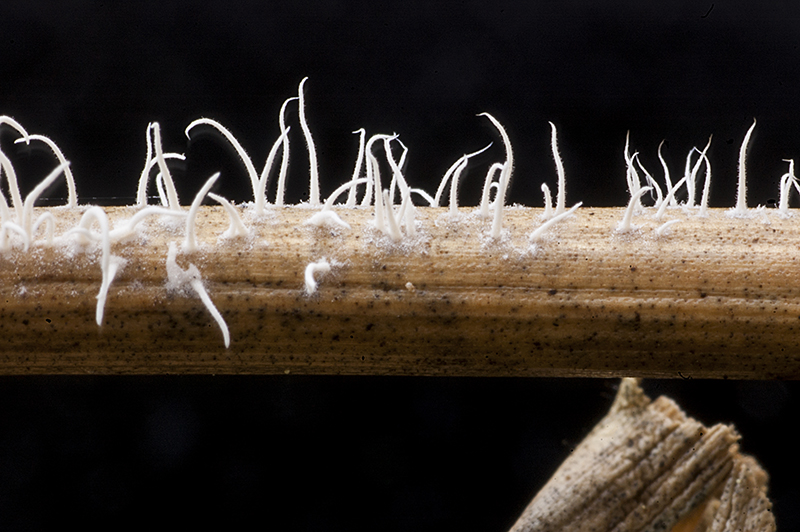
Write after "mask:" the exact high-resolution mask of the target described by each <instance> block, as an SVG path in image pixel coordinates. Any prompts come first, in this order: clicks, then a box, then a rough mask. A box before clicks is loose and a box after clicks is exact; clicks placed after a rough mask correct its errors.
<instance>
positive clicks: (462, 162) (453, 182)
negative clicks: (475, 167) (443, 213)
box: [431, 142, 493, 208]
mask: <svg viewBox="0 0 800 532" xmlns="http://www.w3.org/2000/svg"><path fill="white" fill-rule="evenodd" d="M492 144H493V143H492V142H490V143H489V144H487V145H486V146H485V147H483V148H481V149H480V150H478V151H474V152H472V153H465V154H464V155H462V156H461V157H459V159H458V160H457V161H456V162H454V163H453V164H452V165H450V168H448V169H447V171H446V172H445V173H444V176H443V177H442V180H441V181H439V188H437V189H436V195H435V196H434V201H433V203H431V207H438V206H439V203H440V201H441V198H442V193H443V192H444V188H445V187H446V186H447V183H448V182H450V206H451V208H452V206H453V204H455V205H456V208H457V207H458V199H457V198H458V177H455V178H453V179H451V177H453V175H454V174H455V173H456V171H457V170H458V169H459V168H461V167H462V166H463V168H461V171H463V169H464V168H466V166H467V161H468V160H469V159H470V158H472V157H474V156H476V155H479V154H481V153H483V152H485V151H486V150H488V149H489V148H490V147H491V145H492ZM459 175H460V172H459ZM454 188H455V193H454V191H453V189H454Z"/></svg>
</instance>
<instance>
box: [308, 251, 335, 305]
mask: <svg viewBox="0 0 800 532" xmlns="http://www.w3.org/2000/svg"><path fill="white" fill-rule="evenodd" d="M330 271H331V265H330V263H329V262H328V261H327V260H325V259H321V260H318V261H317V262H312V263H311V264H309V265H308V266H306V271H305V283H306V295H309V296H310V295H312V294H314V293H315V292H316V291H317V287H318V286H319V285H318V284H317V280H316V277H315V276H316V275H317V274H325V273H329V272H330Z"/></svg>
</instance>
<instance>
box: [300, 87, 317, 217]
mask: <svg viewBox="0 0 800 532" xmlns="http://www.w3.org/2000/svg"><path fill="white" fill-rule="evenodd" d="M306 80H308V77H305V78H303V81H301V82H300V86H299V87H298V89H297V98H298V99H299V101H300V103H299V106H300V113H299V114H300V127H301V128H302V129H303V136H304V137H305V138H306V146H307V147H308V166H309V187H308V188H309V190H308V203H309V204H310V205H311V206H312V207H317V206H319V170H318V168H317V149H316V148H315V147H314V139H313V138H312V137H311V129H309V127H308V122H306V105H305V100H304V99H303V86H304V85H305V83H306Z"/></svg>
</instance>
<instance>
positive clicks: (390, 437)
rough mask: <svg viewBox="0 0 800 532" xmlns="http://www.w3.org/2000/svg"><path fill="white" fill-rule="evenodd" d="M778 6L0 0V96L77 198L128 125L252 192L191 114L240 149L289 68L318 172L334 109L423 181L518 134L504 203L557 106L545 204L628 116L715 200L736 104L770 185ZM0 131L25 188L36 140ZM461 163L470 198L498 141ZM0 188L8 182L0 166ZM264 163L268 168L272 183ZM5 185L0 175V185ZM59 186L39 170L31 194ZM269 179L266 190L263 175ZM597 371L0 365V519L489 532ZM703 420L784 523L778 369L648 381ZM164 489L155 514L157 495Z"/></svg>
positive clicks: (542, 463) (273, 104)
mask: <svg viewBox="0 0 800 532" xmlns="http://www.w3.org/2000/svg"><path fill="white" fill-rule="evenodd" d="M798 45H800V4H798V3H796V2H791V1H786V2H760V3H755V2H713V3H712V2H708V3H702V2H696V1H684V2H679V1H661V2H657V3H655V2H641V1H628V2H619V1H617V2H602V3H597V2H587V1H565V0H560V1H558V2H522V1H517V2H511V1H502V0H498V1H492V2H485V1H473V2H418V1H405V2H388V3H382V2H374V1H373V2H355V1H344V0H343V1H330V2H318V1H307V2H306V1H293V2H280V3H278V2H232V1H227V2H163V1H162V2H155V1H139V2H125V3H123V2H89V1H72V2H60V1H51V2H45V1H38V2H31V1H28V2H20V1H15V0H11V1H9V0H6V1H5V2H3V3H2V4H0V114H6V115H9V116H13V117H14V118H16V119H17V120H19V121H20V122H21V123H22V124H23V125H24V126H25V127H26V128H27V129H28V131H30V132H31V133H41V134H45V135H48V136H50V137H52V138H53V139H54V140H55V141H56V142H57V143H58V144H59V145H60V146H61V148H62V149H63V151H64V152H65V154H66V156H67V158H68V159H70V161H71V162H72V168H73V171H74V173H75V176H76V179H77V182H78V193H79V198H81V201H82V202H83V203H86V202H91V203H100V204H126V203H131V202H133V196H134V195H135V190H136V180H137V178H138V175H139V173H140V171H141V167H142V164H143V162H144V158H145V138H144V132H145V128H146V126H147V123H148V122H150V121H154V120H157V121H159V122H160V124H161V126H162V132H163V137H164V145H165V149H166V150H168V151H179V152H186V154H187V162H186V163H185V164H183V165H178V166H176V169H175V172H174V175H175V177H176V180H177V182H178V189H179V192H180V193H181V195H182V198H183V199H184V201H188V198H190V197H192V196H193V195H194V192H195V191H196V190H197V189H198V188H199V185H200V183H201V182H202V181H203V180H204V179H205V178H206V177H208V175H210V174H211V173H212V172H214V171H217V170H222V172H223V176H222V179H221V180H220V185H219V191H220V192H222V193H223V194H225V195H226V196H228V197H229V198H231V199H234V200H236V201H239V202H241V201H250V200H251V199H252V192H251V191H250V190H249V182H248V179H247V177H246V174H245V173H244V170H243V168H242V166H241V164H240V163H238V162H237V160H236V158H235V156H234V154H233V152H232V150H231V149H230V148H229V147H227V146H226V145H225V144H224V143H222V142H220V140H219V139H218V138H216V137H215V136H213V135H196V136H195V138H194V139H193V141H192V142H191V143H189V144H187V142H186V139H185V136H184V134H183V129H184V128H185V126H186V125H187V124H188V123H189V122H190V121H191V120H193V119H195V118H198V117H200V116H208V117H212V118H215V119H217V120H219V121H220V122H222V123H223V124H225V125H227V126H228V127H230V128H231V130H232V131H233V132H234V133H235V134H236V135H237V136H238V137H239V138H240V140H241V142H242V143H243V144H244V146H245V147H246V148H247V149H248V150H249V152H250V154H251V155H252V156H253V158H254V160H255V161H256V165H257V166H259V167H260V165H261V164H263V161H264V159H265V158H266V154H267V151H268V149H269V147H270V145H271V144H272V142H273V141H274V139H275V138H276V137H277V135H278V125H277V114H278V110H279V109H280V105H281V103H282V102H283V100H284V99H285V98H287V97H289V96H292V95H294V94H296V91H297V85H298V83H299V81H300V80H301V79H302V78H303V77H305V76H309V81H308V82H307V84H306V109H307V116H308V120H309V123H310V126H311V128H312V132H313V134H314V137H315V141H316V144H317V148H318V151H319V166H320V174H321V179H322V191H323V196H324V195H325V193H326V192H329V191H331V190H333V188H335V187H336V186H337V185H338V184H340V183H341V182H343V181H344V180H345V179H348V178H349V177H350V174H351V172H352V167H353V163H354V160H355V155H356V150H357V137H356V136H355V135H353V134H352V133H351V132H352V131H354V130H356V129H358V128H360V127H364V128H366V129H367V131H368V133H369V134H374V133H391V132H397V133H399V134H400V138H401V139H402V140H403V141H404V143H405V144H406V145H407V146H408V147H409V155H408V163H407V167H406V174H407V176H408V179H409V181H410V182H411V183H413V184H414V185H415V186H422V187H425V188H427V189H428V190H431V189H434V188H435V186H436V184H437V182H438V179H439V178H440V177H441V175H442V174H443V173H444V171H445V170H446V168H447V167H448V166H449V165H450V164H451V163H452V162H453V161H455V159H457V158H458V157H459V156H460V155H461V154H463V153H465V152H469V151H473V150H475V149H477V148H480V147H482V146H484V145H485V144H486V143H487V142H488V141H489V140H496V135H495V133H494V132H493V131H492V129H491V128H490V127H489V126H488V124H487V121H486V119H485V118H478V117H476V116H475V115H476V114H477V113H480V112H484V111H487V112H490V113H492V114H493V115H494V116H496V117H497V118H498V119H499V120H500V121H501V122H502V123H503V124H504V125H505V126H506V128H507V129H508V131H509V134H510V136H511V140H512V143H513V145H514V146H515V153H516V167H515V176H514V181H513V183H512V187H511V199H512V201H515V202H519V203H523V204H527V205H533V206H541V201H542V200H541V194H540V192H539V186H540V184H541V183H542V182H544V181H546V182H548V183H549V184H550V186H551V188H552V189H555V170H554V165H553V162H552V157H551V154H550V147H549V135H550V131H549V126H548V124H547V121H548V120H550V121H553V122H554V123H555V124H556V125H557V126H558V127H559V139H560V146H561V152H562V155H563V156H564V160H565V166H566V171H567V183H568V203H569V204H572V203H574V202H576V201H584V203H585V204H589V205H597V206H604V205H622V204H623V203H624V202H625V201H626V199H627V192H626V187H625V167H624V159H623V157H622V149H623V145H624V139H625V133H626V131H627V130H629V129H630V130H631V139H632V147H633V149H634V150H639V151H641V152H642V154H641V156H642V161H643V162H644V164H645V165H646V166H648V167H649V168H650V169H651V172H653V173H655V175H657V176H660V175H661V173H660V166H659V164H658V161H657V159H656V151H655V150H656V148H657V146H658V143H659V142H660V141H661V140H662V139H667V141H668V144H665V150H664V154H665V157H666V159H667V160H668V162H669V163H670V165H671V168H672V171H673V173H674V174H677V175H680V173H681V172H682V169H683V161H684V157H685V155H686V153H687V152H688V150H689V149H690V148H691V147H692V146H699V147H701V146H702V145H704V144H705V141H706V139H707V137H708V135H710V134H712V133H713V134H714V143H713V145H712V147H711V150H710V157H711V162H712V166H713V169H714V176H713V184H712V194H711V203H712V206H732V205H733V202H734V197H735V190H734V182H735V178H736V161H737V156H738V150H739V145H740V143H741V139H742V137H743V136H744V133H745V132H746V130H747V128H748V127H749V126H750V124H751V123H752V120H753V118H757V119H758V126H757V128H756V132H755V134H754V136H753V143H752V148H751V150H750V160H749V165H748V170H749V175H750V192H749V202H750V204H751V205H753V206H754V205H756V204H767V203H768V202H769V200H770V199H773V198H776V197H777V190H778V188H777V187H778V180H779V178H780V176H781V174H782V173H783V172H785V171H786V163H784V162H782V161H781V159H785V158H796V159H797V158H800V106H798V101H800V98H798V96H800V62H798V56H799V55H800V50H799V49H798ZM289 123H290V125H293V126H294V127H293V130H292V137H291V140H292V143H293V144H292V147H293V150H292V165H291V167H290V177H289V193H288V199H290V200H291V201H293V202H296V201H300V200H304V199H307V198H306V195H307V184H306V183H307V175H308V169H307V155H306V153H305V150H304V148H303V139H302V135H301V133H300V128H299V127H298V126H297V116H296V111H292V112H290V116H289ZM13 140H14V135H12V134H11V133H10V132H8V131H4V132H2V136H0V145H2V148H3V150H4V151H5V152H6V153H7V154H9V156H10V157H11V158H12V159H13V160H14V163H15V166H16V167H17V169H18V171H19V173H20V178H21V181H22V184H21V187H22V189H23V194H24V193H25V191H27V190H30V189H31V188H32V187H33V186H34V184H35V182H36V180H37V177H38V178H39V179H40V178H41V176H42V175H43V172H46V171H48V170H49V168H51V167H52V165H53V161H52V158H51V157H50V156H48V154H47V153H46V152H45V151H42V150H35V151H30V150H26V149H25V148H24V147H20V146H14V144H13ZM492 150H493V151H491V154H487V156H486V157H485V158H484V159H482V160H478V161H477V162H476V163H475V164H474V165H473V166H472V167H471V173H470V174H468V175H467V176H466V177H465V178H464V180H463V185H462V195H461V198H462V201H463V202H465V203H468V204H469V203H471V204H475V203H476V201H477V199H476V198H477V195H478V193H479V190H480V179H481V176H482V174H483V172H485V169H486V166H487V165H488V164H490V163H491V162H493V161H494V160H499V159H501V158H502V148H501V147H500V145H499V143H497V142H496V143H495V146H494V147H493V148H492ZM3 187H5V185H3ZM273 187H274V185H273ZM4 190H5V188H4ZM51 195H52V196H53V197H55V198H60V197H63V195H64V190H63V189H58V188H56V189H55V190H53V191H52V194H51ZM270 197H272V195H270ZM614 384H615V383H614V382H613V381H603V380H543V379H488V380H487V379H438V378H428V379H426V378H345V377H315V378H311V377H298V376H280V377H237V378H233V377H180V378H178V377H157V378H144V377H141V378H117V377H115V378H108V377H69V378H65V377H37V378H27V377H26V378H23V377H3V378H0V528H2V529H26V528H39V527H44V526H48V527H52V526H54V525H60V524H63V523H64V522H70V521H74V522H77V523H82V524H86V525H89V526H107V527H111V528H114V529H117V528H126V527H133V526H148V525H152V524H156V523H162V522H172V523H174V524H187V523H195V524H206V525H208V524H215V525H219V526H230V525H236V524H242V523H246V522H248V521H251V520H252V519H255V520H256V523H258V525H259V526H263V527H266V528H268V529H273V530H286V531H290V530H315V531H326V530H348V531H355V530H374V529H376V528H379V529H382V530H414V531H424V530H434V529H435V530H439V531H443V530H487V531H490V530H497V531H502V530H505V529H507V528H508V527H509V526H510V525H511V523H513V521H514V520H515V519H516V517H517V515H518V514H519V512H520V511H521V510H522V508H523V507H524V505H525V504H526V503H527V501H528V500H529V499H530V497H531V496H532V495H533V494H534V493H535V491H536V490H537V489H538V488H539V487H540V486H541V485H542V484H543V483H544V481H545V480H546V479H547V477H548V476H549V474H551V473H552V472H553V470H554V469H555V468H556V467H557V466H558V464H559V463H560V462H561V461H562V460H563V459H564V458H565V457H566V456H567V455H568V454H569V451H570V449H571V448H572V446H574V445H575V444H576V443H577V442H578V441H580V439H581V437H582V435H583V434H584V433H585V432H586V431H587V430H588V429H589V428H590V427H591V426H592V425H593V424H594V422H596V421H597V419H598V418H599V416H601V415H602V414H603V413H604V412H605V410H606V409H607V407H608V405H609V404H610V400H611V397H612V396H613V387H614ZM647 387H648V390H649V391H651V392H652V393H653V394H654V395H656V394H658V393H661V392H667V393H669V394H671V395H673V396H674V397H676V398H677V399H678V400H679V402H680V403H681V404H683V406H684V407H685V408H686V409H687V410H688V411H689V412H690V413H691V414H693V415H696V416H698V417H699V418H700V419H701V420H702V421H704V422H706V423H714V422H717V421H726V422H731V421H732V422H735V423H736V425H737V427H738V428H739V429H740V431H741V432H742V434H743V447H744V449H745V450H746V451H747V452H750V453H753V454H755V455H756V456H757V457H758V458H759V460H760V461H761V462H762V463H763V464H764V465H765V467H766V468H767V470H768V471H769V472H770V474H771V476H772V483H771V492H772V494H773V500H774V501H775V511H776V515H777V518H778V524H779V527H780V529H781V530H796V529H798V528H800V517H798V506H800V491H798V488H797V487H796V486H797V483H796V479H797V476H798V473H800V467H798V460H797V458H796V448H797V444H796V436H795V434H794V431H791V430H790V427H791V425H792V424H794V423H795V422H796V418H797V413H798V411H799V410H798V407H799V406H800V405H798V402H800V399H799V397H800V388H798V386H797V384H796V383H794V382H792V383H779V382H770V383H743V382H740V383H734V382H698V381H684V380H680V379H677V380H674V381H658V382H650V383H648V384H647ZM163 510H166V512H162V511H163Z"/></svg>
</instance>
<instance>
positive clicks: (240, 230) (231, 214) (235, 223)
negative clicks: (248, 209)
mask: <svg viewBox="0 0 800 532" xmlns="http://www.w3.org/2000/svg"><path fill="white" fill-rule="evenodd" d="M208 197H209V198H211V199H213V200H214V201H216V202H217V203H219V204H220V205H222V208H223V209H225V213H226V214H227V215H228V219H229V220H230V221H231V225H230V226H229V227H228V229H226V230H225V232H224V233H222V236H223V237H224V238H239V237H243V236H247V235H249V234H250V230H249V229H248V228H247V227H245V225H244V222H242V217H241V216H239V212H238V211H237V210H236V208H235V207H234V206H233V205H231V202H230V201H228V200H227V199H225V198H223V197H222V196H220V195H217V194H214V193H213V192H209V193H208Z"/></svg>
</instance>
